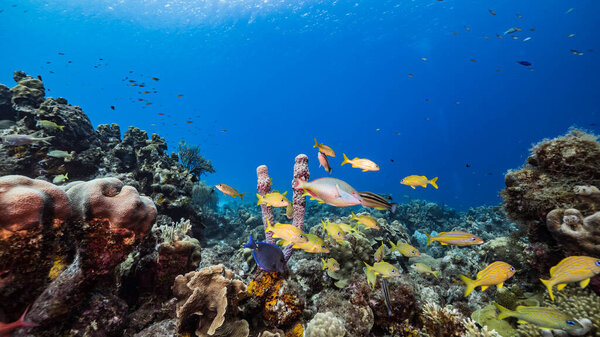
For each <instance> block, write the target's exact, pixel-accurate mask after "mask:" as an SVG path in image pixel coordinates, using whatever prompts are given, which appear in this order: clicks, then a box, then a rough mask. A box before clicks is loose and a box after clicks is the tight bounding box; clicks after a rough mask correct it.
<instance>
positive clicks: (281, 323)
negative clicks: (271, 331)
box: [248, 270, 304, 328]
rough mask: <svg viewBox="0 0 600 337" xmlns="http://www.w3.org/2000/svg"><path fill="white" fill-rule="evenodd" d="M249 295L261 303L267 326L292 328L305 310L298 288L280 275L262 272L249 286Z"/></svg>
mask: <svg viewBox="0 0 600 337" xmlns="http://www.w3.org/2000/svg"><path fill="white" fill-rule="evenodd" d="M248 295H251V296H252V297H253V299H254V300H255V301H257V302H258V303H259V307H261V308H262V317H263V320H264V322H265V324H266V325H267V326H276V327H280V328H285V327H290V326H292V325H293V323H295V322H296V321H297V320H298V319H299V318H300V316H301V314H302V310H303V309H304V301H303V300H302V298H301V297H300V296H299V294H298V291H297V290H296V287H295V286H294V285H293V284H292V282H291V281H290V280H286V279H284V278H283V277H281V275H279V274H278V273H268V272H264V271H262V270H261V271H260V272H259V273H258V274H257V275H255V277H254V279H253V280H252V281H251V282H250V283H249V284H248Z"/></svg>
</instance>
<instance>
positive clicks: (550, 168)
mask: <svg viewBox="0 0 600 337" xmlns="http://www.w3.org/2000/svg"><path fill="white" fill-rule="evenodd" d="M599 167H600V143H598V137H597V136H596V135H593V134H590V133H587V132H584V131H581V130H577V129H573V130H571V131H570V132H569V133H567V134H566V135H564V136H561V137H557V138H554V139H549V140H543V141H541V142H539V143H538V144H536V145H535V146H534V147H533V148H532V149H531V155H530V156H529V157H528V158H527V163H526V164H525V165H524V166H523V167H522V168H520V169H517V170H511V171H509V172H508V173H507V174H506V176H505V183H506V188H505V189H504V190H503V191H502V193H501V195H502V198H503V202H504V208H505V209H506V211H507V213H508V216H509V217H510V218H511V219H513V220H515V221H517V222H519V223H521V224H522V225H524V226H525V227H526V228H527V230H528V234H529V239H530V240H531V242H548V243H550V244H551V245H552V246H555V245H556V242H560V244H561V245H562V244H563V242H562V241H563V240H566V241H567V242H566V243H565V244H564V249H565V250H566V252H568V253H569V254H585V253H589V251H590V250H589V249H590V247H589V241H590V240H592V238H591V235H592V234H593V232H590V231H589V230H588V228H586V226H584V225H583V224H581V226H580V225H577V223H578V220H577V221H575V222H574V223H569V221H570V220H567V222H568V223H567V224H565V225H564V226H563V225H562V223H563V222H562V220H561V222H560V224H558V225H557V224H556V221H555V214H553V215H552V219H549V220H551V221H550V222H549V223H548V226H546V217H549V213H550V212H551V211H552V210H554V209H571V208H573V209H577V210H578V211H579V213H581V215H582V216H583V217H584V218H585V217H587V216H590V215H593V214H594V213H595V211H596V210H597V209H598V206H599V205H598V202H597V200H598V199H597V197H596V194H595V192H594V191H596V190H597V186H600V170H599V169H598V168H599ZM580 186H587V187H586V188H582V187H580ZM595 200H596V201H595ZM574 220H575V219H574ZM574 236H577V237H579V238H580V239H583V240H581V241H580V242H581V244H580V243H579V242H577V241H576V240H573V239H572V238H573V237H574Z"/></svg>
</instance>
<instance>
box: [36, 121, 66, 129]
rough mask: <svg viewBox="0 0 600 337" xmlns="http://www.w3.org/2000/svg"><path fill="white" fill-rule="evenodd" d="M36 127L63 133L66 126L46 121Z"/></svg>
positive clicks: (38, 123)
mask: <svg viewBox="0 0 600 337" xmlns="http://www.w3.org/2000/svg"><path fill="white" fill-rule="evenodd" d="M35 126H38V127H41V128H43V129H46V130H60V131H63V130H64V129H65V126H64V125H58V124H56V123H54V122H52V121H48V120H45V119H42V120H39V121H37V122H36V123H35Z"/></svg>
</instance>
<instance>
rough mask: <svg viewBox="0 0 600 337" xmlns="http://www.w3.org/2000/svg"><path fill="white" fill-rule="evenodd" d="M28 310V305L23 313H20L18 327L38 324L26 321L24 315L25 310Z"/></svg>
mask: <svg viewBox="0 0 600 337" xmlns="http://www.w3.org/2000/svg"><path fill="white" fill-rule="evenodd" d="M28 311H29V306H27V308H26V309H25V312H23V315H21V317H20V318H19V320H18V321H17V324H16V325H17V326H18V327H28V326H29V327H33V326H38V325H39V324H37V323H33V322H27V321H26V320H25V316H27V312H28Z"/></svg>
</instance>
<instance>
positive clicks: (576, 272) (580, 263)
mask: <svg viewBox="0 0 600 337" xmlns="http://www.w3.org/2000/svg"><path fill="white" fill-rule="evenodd" d="M596 274H600V259H598V258H595V257H590V256H569V257H567V258H565V259H563V260H562V261H560V262H559V263H558V264H557V265H556V266H554V267H552V268H550V279H549V280H542V279H540V281H542V283H543V284H544V285H545V286H546V288H548V293H550V299H552V301H554V295H553V294H552V287H553V286H554V285H556V289H558V290H561V289H562V288H564V287H565V286H566V285H567V283H574V282H579V285H580V286H581V287H582V288H585V287H587V285H588V284H589V283H590V278H591V277H594V275H596Z"/></svg>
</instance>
